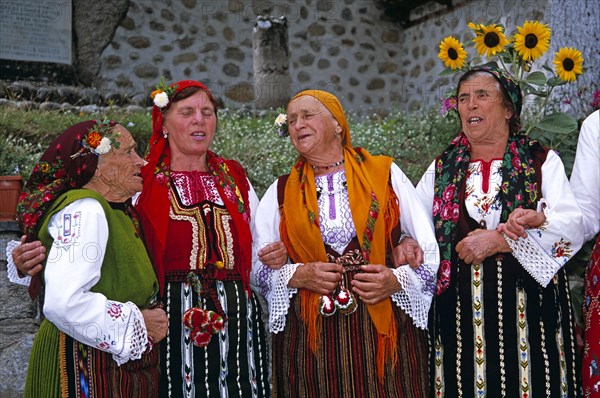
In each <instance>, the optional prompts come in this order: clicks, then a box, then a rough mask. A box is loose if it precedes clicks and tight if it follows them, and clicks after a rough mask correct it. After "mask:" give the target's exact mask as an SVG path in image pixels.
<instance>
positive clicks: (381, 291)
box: [352, 264, 402, 304]
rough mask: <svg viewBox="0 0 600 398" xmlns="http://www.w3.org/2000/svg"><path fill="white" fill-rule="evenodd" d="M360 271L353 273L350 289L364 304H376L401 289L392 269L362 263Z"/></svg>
mask: <svg viewBox="0 0 600 398" xmlns="http://www.w3.org/2000/svg"><path fill="white" fill-rule="evenodd" d="M360 268H361V270H362V271H363V272H362V273H357V274H355V275H354V279H353V280H352V290H353V291H354V292H355V293H356V294H358V296H359V297H360V298H361V300H362V301H364V302H365V303H366V304H377V303H379V302H380V301H383V300H385V299H386V298H388V297H390V296H391V295H392V294H394V293H396V292H397V291H399V290H400V289H402V285H400V283H399V282H398V278H396V275H394V273H393V272H392V270H391V269H390V268H388V267H386V266H384V265H378V264H366V265H362V266H361V267H360Z"/></svg>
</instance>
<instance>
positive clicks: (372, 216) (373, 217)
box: [362, 192, 381, 263]
mask: <svg viewBox="0 0 600 398" xmlns="http://www.w3.org/2000/svg"><path fill="white" fill-rule="evenodd" d="M380 208H381V206H380V204H379V201H378V200H377V197H376V196H375V193H374V192H371V206H370V207H369V215H368V216H367V225H366V227H365V232H364V234H363V244H362V255H363V258H364V259H365V262H367V263H369V262H370V261H371V242H372V241H373V232H374V231H375V222H376V221H377V218H378V217H379V210H380Z"/></svg>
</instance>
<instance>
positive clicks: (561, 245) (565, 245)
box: [551, 238, 573, 258]
mask: <svg viewBox="0 0 600 398" xmlns="http://www.w3.org/2000/svg"><path fill="white" fill-rule="evenodd" d="M551 253H552V257H554V258H559V257H564V258H571V253H573V249H571V242H569V241H566V240H564V238H560V241H558V242H554V245H553V246H552V249H551Z"/></svg>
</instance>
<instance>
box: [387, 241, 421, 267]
mask: <svg viewBox="0 0 600 398" xmlns="http://www.w3.org/2000/svg"><path fill="white" fill-rule="evenodd" d="M392 256H393V260H394V267H396V268H398V267H399V266H401V265H403V264H408V265H410V267H411V268H412V269H417V268H419V266H420V265H421V264H423V249H421V245H419V242H417V241H416V240H414V239H413V238H411V237H410V236H405V237H404V239H402V240H401V241H400V243H399V244H398V246H396V247H394V250H393V251H392Z"/></svg>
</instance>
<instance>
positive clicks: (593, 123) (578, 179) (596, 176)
mask: <svg viewBox="0 0 600 398" xmlns="http://www.w3.org/2000/svg"><path fill="white" fill-rule="evenodd" d="M599 165H600V110H598V111H595V112H594V113H592V114H591V115H590V116H588V117H587V118H586V119H585V121H584V122H583V124H582V125H581V132H580V133H579V140H578V142H577V153H576V155H575V163H574V164H573V173H572V174H571V187H572V188H573V193H574V194H575V198H576V199H577V203H579V206H580V207H581V211H582V213H583V230H584V239H585V240H586V241H588V240H590V239H592V238H593V237H594V235H596V234H597V233H598V232H600V166H599Z"/></svg>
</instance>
